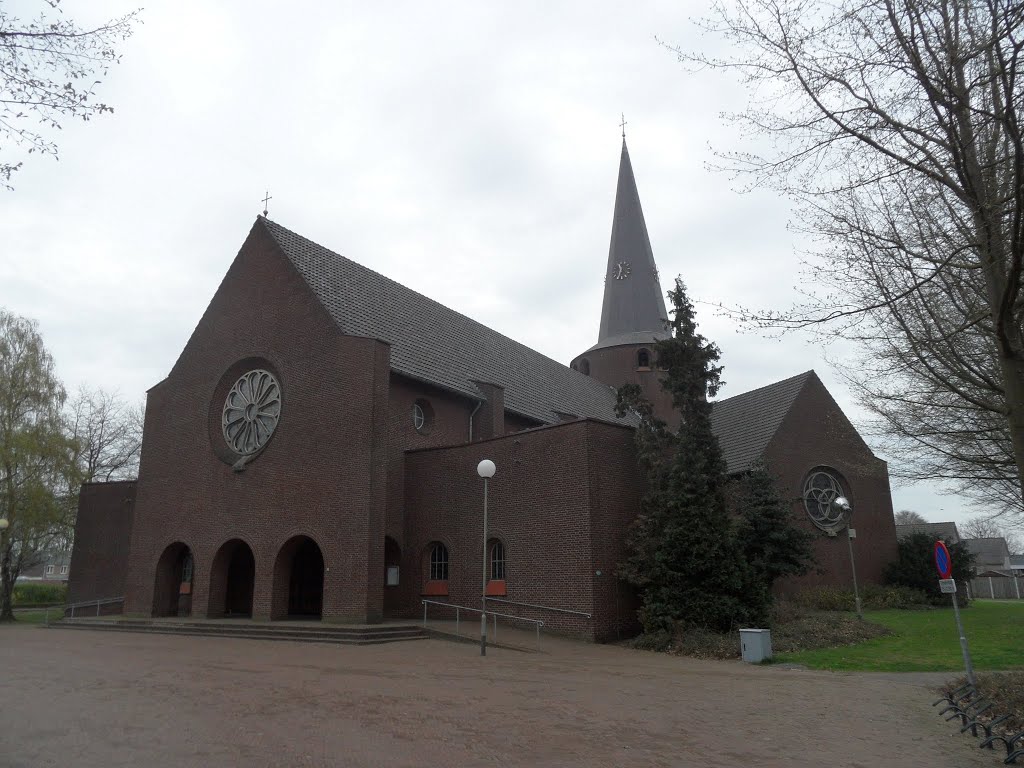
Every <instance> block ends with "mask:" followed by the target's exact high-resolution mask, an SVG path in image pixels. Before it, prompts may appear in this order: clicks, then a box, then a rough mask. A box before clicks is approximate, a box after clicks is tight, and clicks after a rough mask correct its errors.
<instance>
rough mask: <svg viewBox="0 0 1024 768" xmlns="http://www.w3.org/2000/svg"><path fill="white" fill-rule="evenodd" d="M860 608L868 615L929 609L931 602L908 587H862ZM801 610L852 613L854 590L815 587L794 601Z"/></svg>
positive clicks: (920, 593) (922, 593)
mask: <svg viewBox="0 0 1024 768" xmlns="http://www.w3.org/2000/svg"><path fill="white" fill-rule="evenodd" d="M860 601H861V607H862V608H863V609H864V610H867V611H875V610H884V609H890V608H891V609H897V610H908V609H920V608H927V607H929V606H930V605H932V600H931V598H930V597H929V596H928V595H927V594H925V593H924V592H922V591H921V590H919V589H912V588H911V587H906V586H899V585H889V586H880V585H878V584H865V585H864V587H863V588H862V589H861V593H860ZM793 602H794V603H795V604H796V605H797V606H798V607H800V608H804V609H810V610H815V611H855V610H857V602H856V600H855V599H854V595H853V589H842V588H840V587H818V588H817V589H808V590H805V591H803V592H800V593H799V594H797V595H796V596H795V597H794V598H793Z"/></svg>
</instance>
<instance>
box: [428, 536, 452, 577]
mask: <svg viewBox="0 0 1024 768" xmlns="http://www.w3.org/2000/svg"><path fill="white" fill-rule="evenodd" d="M430 580H431V581H448V547H446V546H445V545H444V544H435V545H434V546H432V547H431V548H430Z"/></svg>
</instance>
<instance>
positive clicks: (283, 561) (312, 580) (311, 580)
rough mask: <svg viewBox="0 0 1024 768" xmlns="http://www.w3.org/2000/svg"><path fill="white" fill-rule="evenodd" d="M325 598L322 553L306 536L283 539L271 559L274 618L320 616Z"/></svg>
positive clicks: (317, 617) (272, 611) (310, 617)
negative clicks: (279, 548)
mask: <svg viewBox="0 0 1024 768" xmlns="http://www.w3.org/2000/svg"><path fill="white" fill-rule="evenodd" d="M323 602H324V556H323V553H322V552H321V551H320V547H319V545H317V543H316V542H315V541H313V540H312V539H311V538H309V537H308V536H295V537H294V538H292V539H289V540H288V541H286V542H285V544H284V546H283V547H281V551H280V552H278V553H277V559H276V560H275V561H274V596H273V603H272V606H271V611H270V615H271V617H272V618H275V619H283V618H286V617H295V618H303V619H319V618H320V615H321V613H322V611H323Z"/></svg>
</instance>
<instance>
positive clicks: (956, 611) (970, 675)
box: [950, 592, 975, 685]
mask: <svg viewBox="0 0 1024 768" xmlns="http://www.w3.org/2000/svg"><path fill="white" fill-rule="evenodd" d="M950 597H952V598H953V615H954V616H955V617H956V631H957V632H958V633H960V650H961V651H962V652H963V654H964V667H966V668H967V682H968V683H970V684H971V685H974V682H975V681H974V666H973V665H972V664H971V650H970V648H968V647H967V635H966V634H964V625H963V622H961V621H960V606H959V605H958V604H957V599H956V592H954V593H953V594H952V595H950Z"/></svg>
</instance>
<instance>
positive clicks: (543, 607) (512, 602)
mask: <svg viewBox="0 0 1024 768" xmlns="http://www.w3.org/2000/svg"><path fill="white" fill-rule="evenodd" d="M487 599H488V600H491V601H492V602H495V603H505V604H506V605H521V606H523V607H524V608H537V609H539V610H542V611H553V612H555V613H571V614H573V615H574V616H584V617H586V618H588V619H591V618H593V614H590V613H584V612H583V611H572V610H569V609H568V608H552V607H551V606H549V605H537V603H518V602H516V601H515V600H502V599H501V598H499V597H488V598H487Z"/></svg>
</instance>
